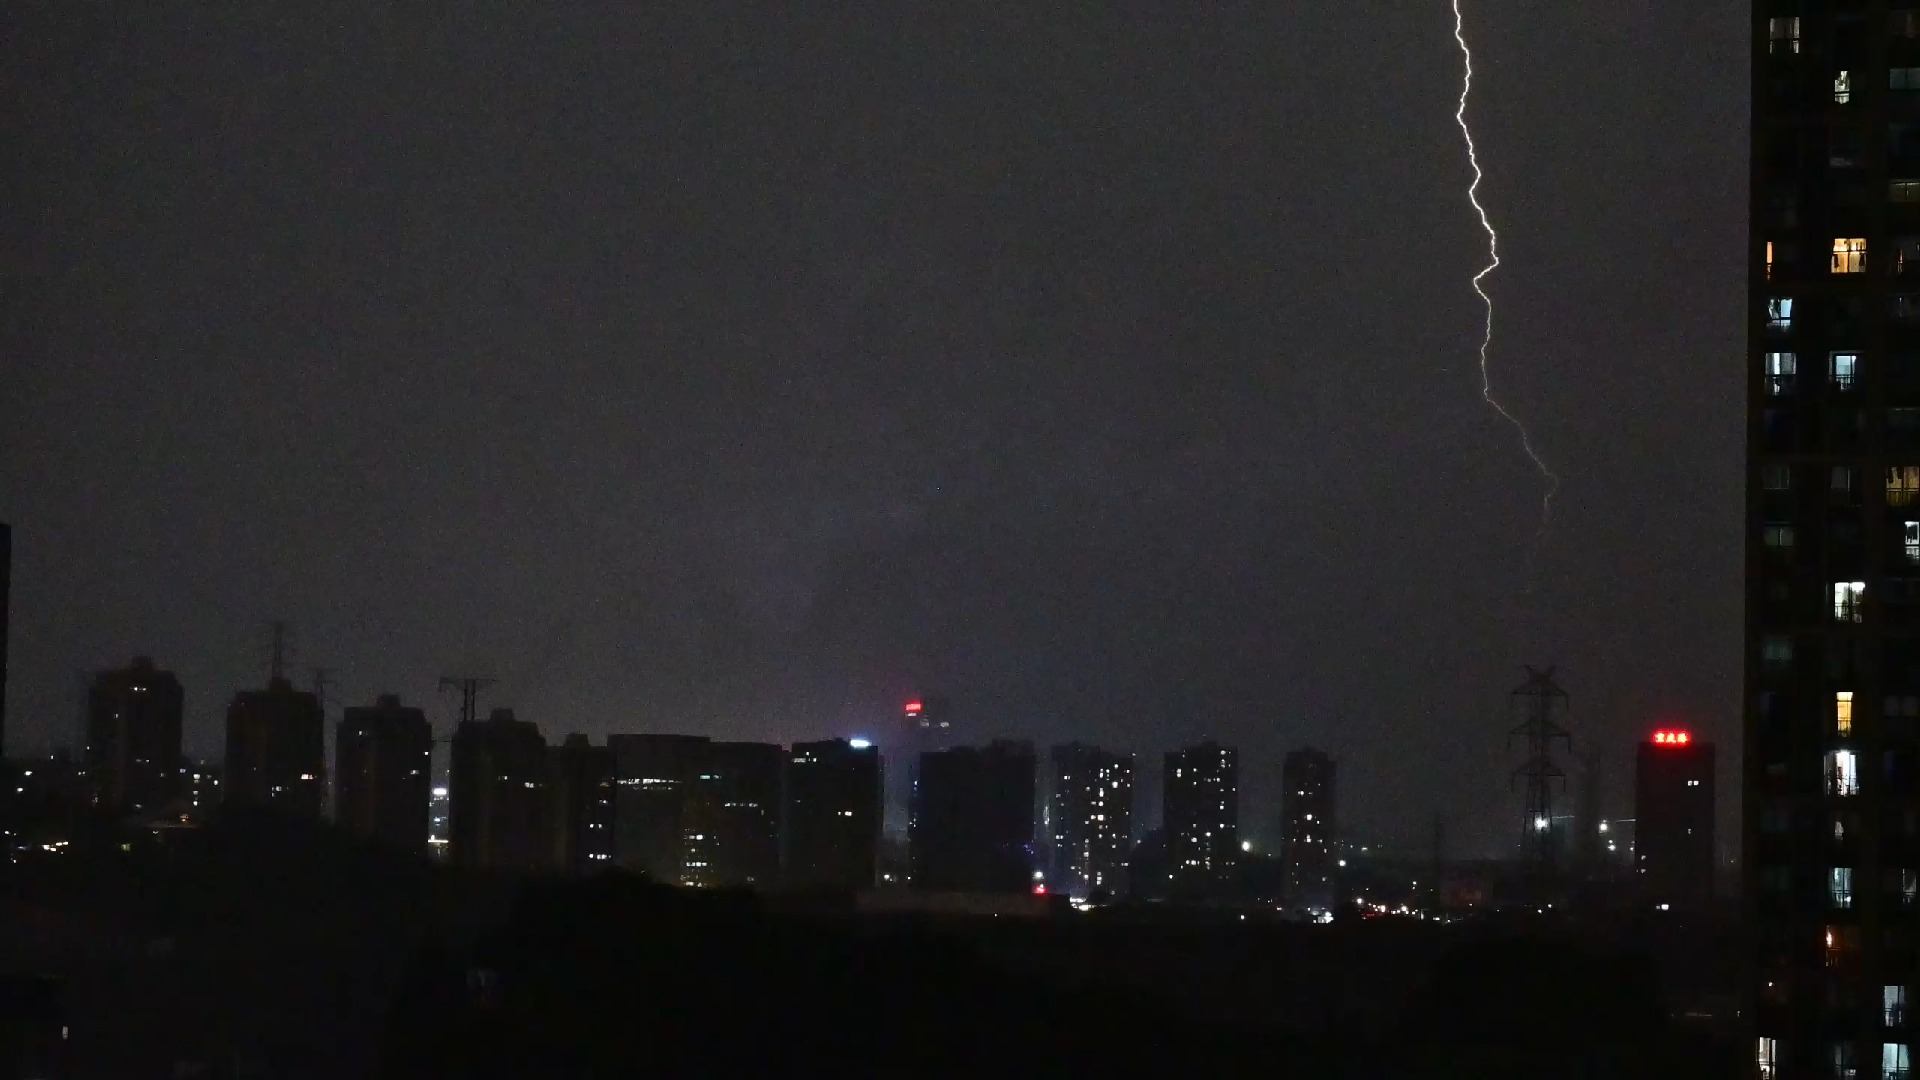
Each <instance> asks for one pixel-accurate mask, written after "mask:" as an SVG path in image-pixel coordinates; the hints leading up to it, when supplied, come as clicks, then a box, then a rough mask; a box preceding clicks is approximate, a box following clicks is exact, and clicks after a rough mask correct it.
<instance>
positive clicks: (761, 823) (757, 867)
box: [680, 742, 787, 889]
mask: <svg viewBox="0 0 1920 1080" xmlns="http://www.w3.org/2000/svg"><path fill="white" fill-rule="evenodd" d="M786 756H787V751H786V749H785V748H783V747H780V746H775V745H774V744H772V743H749V742H716V743H708V744H706V745H705V747H703V749H702V752H701V754H700V755H699V757H700V760H699V764H698V767H697V769H696V771H695V773H694V781H693V785H692V787H690V788H689V789H688V790H687V801H686V807H685V816H684V818H683V823H682V825H681V837H682V842H683V844H684V847H683V854H682V857H681V858H682V862H681V873H680V880H681V881H682V882H684V883H685V884H688V885H699V886H705V887H721V886H729V887H736V888H759V889H766V888H770V887H771V886H773V885H774V884H775V883H776V882H777V880H778V879H779V875H780V785H781V778H782V776H783V772H784V770H783V768H782V766H784V765H785V763H786Z"/></svg>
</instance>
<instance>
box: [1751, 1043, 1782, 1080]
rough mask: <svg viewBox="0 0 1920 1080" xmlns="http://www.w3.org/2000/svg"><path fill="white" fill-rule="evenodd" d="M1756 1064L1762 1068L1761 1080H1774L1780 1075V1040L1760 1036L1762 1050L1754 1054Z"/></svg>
mask: <svg viewBox="0 0 1920 1080" xmlns="http://www.w3.org/2000/svg"><path fill="white" fill-rule="evenodd" d="M1754 1062H1755V1063H1756V1064H1757V1065H1759V1066H1760V1080H1774V1078H1775V1077H1777V1076H1778V1075H1779V1072H1778V1068H1779V1063H1780V1040H1778V1039H1772V1038H1768V1037H1767V1036H1765V1035H1762V1036H1760V1049H1759V1050H1758V1051H1757V1052H1756V1053H1755V1054H1754Z"/></svg>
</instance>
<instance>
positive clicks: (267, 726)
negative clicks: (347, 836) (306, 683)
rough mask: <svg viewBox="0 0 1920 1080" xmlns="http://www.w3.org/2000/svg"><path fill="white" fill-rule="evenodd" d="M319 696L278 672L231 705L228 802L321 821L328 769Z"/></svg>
mask: <svg viewBox="0 0 1920 1080" xmlns="http://www.w3.org/2000/svg"><path fill="white" fill-rule="evenodd" d="M326 739H327V733H326V718H325V716H324V715H323V714H322V713H321V711H320V699H319V698H317V697H315V696H314V695H312V694H310V693H308V692H307V691H305V690H295V689H294V688H293V684H292V683H290V682H288V681H287V680H286V679H285V678H283V677H281V676H279V675H274V676H273V677H271V678H269V679H268V680H267V686H266V689H264V690H242V691H240V692H239V693H237V694H235V695H233V703H232V704H230V705H228V706H227V758H226V769H225V772H226V780H225V786H226V791H225V802H226V804H227V805H229V806H234V805H239V806H254V807H270V808H272V809H274V810H277V811H280V812H282V813H286V814H292V815H295V816H297V817H304V818H313V819H318V818H319V817H320V804H321V798H322V795H323V794H324V793H325V791H324V781H323V780H322V776H323V775H324V773H325V772H326V753H327V745H326Z"/></svg>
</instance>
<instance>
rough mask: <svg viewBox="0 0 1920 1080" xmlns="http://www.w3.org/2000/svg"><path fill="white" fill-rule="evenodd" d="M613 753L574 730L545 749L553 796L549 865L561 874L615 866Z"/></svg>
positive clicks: (586, 872)
mask: <svg viewBox="0 0 1920 1080" xmlns="http://www.w3.org/2000/svg"><path fill="white" fill-rule="evenodd" d="M614 776H615V773H614V756H613V750H612V748H610V747H606V746H595V745H593V740H591V739H589V738H587V737H586V736H585V735H582V734H579V733H577V732H576V733H574V734H572V735H568V736H567V738H566V741H565V742H563V743H561V744H560V745H559V746H554V747H549V748H548V750H547V789H548V792H549V797H550V798H551V800H552V807H553V810H552V826H553V836H552V842H553V866H554V868H555V869H557V870H559V871H560V872H561V873H565V874H575V875H581V874H590V873H594V872H596V871H599V870H603V869H606V868H608V867H610V866H612V865H613V826H614V792H615V790H616V787H615V783H614Z"/></svg>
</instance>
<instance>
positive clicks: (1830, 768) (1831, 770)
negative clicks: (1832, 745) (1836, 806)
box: [1827, 750, 1860, 838]
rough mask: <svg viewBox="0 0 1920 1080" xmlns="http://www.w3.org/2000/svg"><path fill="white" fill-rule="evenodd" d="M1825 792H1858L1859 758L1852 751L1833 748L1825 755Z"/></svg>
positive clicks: (1842, 793)
mask: <svg viewBox="0 0 1920 1080" xmlns="http://www.w3.org/2000/svg"><path fill="white" fill-rule="evenodd" d="M1827 794H1829V795H1858V794H1860V758H1859V757H1858V756H1857V755H1855V754H1854V752H1853V751H1851V750H1835V751H1834V752H1832V753H1831V754H1828V755H1827ZM1836 838H1838V837H1836Z"/></svg>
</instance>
